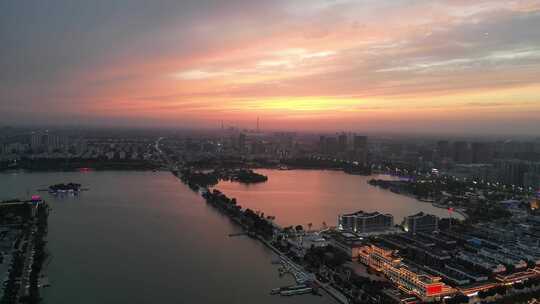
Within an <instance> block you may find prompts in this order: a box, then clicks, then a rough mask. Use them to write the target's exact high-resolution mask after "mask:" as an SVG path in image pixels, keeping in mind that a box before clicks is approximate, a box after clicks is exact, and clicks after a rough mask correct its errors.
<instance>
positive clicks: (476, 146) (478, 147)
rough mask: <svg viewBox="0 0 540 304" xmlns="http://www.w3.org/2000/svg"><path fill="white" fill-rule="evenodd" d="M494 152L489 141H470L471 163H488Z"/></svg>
mask: <svg viewBox="0 0 540 304" xmlns="http://www.w3.org/2000/svg"><path fill="white" fill-rule="evenodd" d="M494 154H495V146H494V145H493V144H490V143H482V142H474V143H472V161H473V163H490V162H491V161H492V160H493V156H494Z"/></svg>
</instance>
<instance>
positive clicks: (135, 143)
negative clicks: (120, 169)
mask: <svg viewBox="0 0 540 304" xmlns="http://www.w3.org/2000/svg"><path fill="white" fill-rule="evenodd" d="M154 154H155V150H154V149H153V140H152V139H146V138H96V137H80V136H77V137H70V136H66V135H61V134H55V133H52V132H48V131H42V132H32V133H31V134H30V135H25V136H19V137H17V138H14V139H10V140H7V141H5V142H0V161H1V160H4V161H9V160H12V161H13V160H19V159H21V158H27V159H82V160H85V159H86V160H150V159H153V158H155V155H154Z"/></svg>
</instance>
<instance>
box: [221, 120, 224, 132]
mask: <svg viewBox="0 0 540 304" xmlns="http://www.w3.org/2000/svg"><path fill="white" fill-rule="evenodd" d="M223 129H224V126H223V120H222V121H221V131H223Z"/></svg>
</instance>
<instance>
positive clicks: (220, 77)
mask: <svg viewBox="0 0 540 304" xmlns="http://www.w3.org/2000/svg"><path fill="white" fill-rule="evenodd" d="M0 41H1V46H0V69H1V73H0V112H1V113H2V120H3V121H2V122H1V124H8V123H9V124H19V123H21V124H54V125H61V124H71V125H73V124H82V125H121V126H131V125H135V126H157V127H195V128H199V127H202V128H215V127H218V126H219V125H220V123H221V120H223V121H224V122H225V124H226V125H236V126H240V127H249V126H254V124H255V121H256V118H257V116H259V117H260V119H261V122H262V126H263V127H264V128H266V129H294V130H313V131H339V130H350V131H403V132H458V133H463V132H465V133H467V132H476V133H482V132H484V133H500V134H511V133H523V134H538V133H540V0H536V1H535V0H523V1H502V0H501V1H482V0H475V1H468V0H430V1H413V0H356V1H345V0H334V1H332V0H322V1H319V0H298V1H293V0H287V1H253V0H245V1H239V0H227V1H203V0H190V1H179V0H176V1H147V0H115V1H110V0H106V1H73V0H65V1H26V0H5V1H1V2H0Z"/></svg>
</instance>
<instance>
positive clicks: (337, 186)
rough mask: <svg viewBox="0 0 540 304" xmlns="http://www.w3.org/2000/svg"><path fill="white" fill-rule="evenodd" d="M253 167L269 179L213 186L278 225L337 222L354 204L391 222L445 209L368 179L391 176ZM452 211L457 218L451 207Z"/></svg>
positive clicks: (442, 213)
mask: <svg viewBox="0 0 540 304" xmlns="http://www.w3.org/2000/svg"><path fill="white" fill-rule="evenodd" d="M256 171H257V172H259V173H261V174H264V175H267V176H268V181H267V182H266V183H260V184H253V185H242V184H239V183H231V182H220V183H219V184H218V185H217V188H218V189H220V190H222V191H223V192H224V193H225V194H227V195H228V196H229V197H235V198H236V199H237V200H238V203H239V204H240V205H242V207H244V208H251V209H253V210H259V211H261V212H264V213H265V215H273V216H275V217H276V222H277V223H278V224H280V225H283V226H288V225H298V224H300V225H304V226H305V225H306V224H307V223H312V224H313V227H314V228H317V227H321V226H322V223H323V222H326V224H327V225H328V226H336V225H337V216H338V215H339V214H341V213H348V212H356V211H359V210H364V211H368V212H371V211H379V212H382V213H390V214H392V215H393V216H394V222H395V223H396V224H399V223H401V221H402V220H403V218H404V217H405V216H408V215H412V214H415V213H418V212H420V211H423V212H427V213H431V214H435V215H437V216H439V217H448V216H449V214H448V211H447V210H446V209H441V208H437V207H434V206H433V205H432V204H430V203H425V202H420V201H418V200H416V199H414V198H411V197H408V196H404V195H399V194H395V193H393V192H390V191H388V190H384V189H381V188H378V187H374V186H371V185H369V184H368V183H367V181H368V180H370V179H372V178H382V179H392V178H393V177H390V176H388V175H380V176H359V175H349V174H345V173H343V172H341V171H321V170H291V171H280V170H256ZM452 216H453V217H456V218H461V216H460V215H459V214H456V213H454V214H452Z"/></svg>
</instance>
